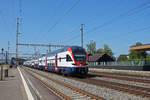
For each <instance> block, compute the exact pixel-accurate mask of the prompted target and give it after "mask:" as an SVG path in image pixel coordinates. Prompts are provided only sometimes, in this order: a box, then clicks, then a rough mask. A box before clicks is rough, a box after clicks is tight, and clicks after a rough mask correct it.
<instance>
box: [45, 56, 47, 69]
mask: <svg viewBox="0 0 150 100" xmlns="http://www.w3.org/2000/svg"><path fill="white" fill-rule="evenodd" d="M45 70H47V57H45Z"/></svg>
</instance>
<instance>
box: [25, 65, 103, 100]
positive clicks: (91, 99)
mask: <svg viewBox="0 0 150 100" xmlns="http://www.w3.org/2000/svg"><path fill="white" fill-rule="evenodd" d="M24 70H25V71H26V72H28V73H29V74H30V75H32V76H33V77H34V78H36V79H38V80H39V81H40V82H42V83H43V84H45V85H46V86H47V87H48V88H50V89H51V90H53V91H54V92H55V93H56V94H58V95H59V96H60V97H62V98H63V99H65V100H105V99H104V98H102V97H98V96H95V95H93V94H91V93H88V92H86V91H84V90H81V89H79V88H77V87H74V86H71V85H69V84H66V83H64V82H61V81H58V80H55V79H53V78H50V77H48V76H46V75H43V74H41V73H37V72H35V71H33V70H31V69H29V70H27V69H25V68H24ZM50 81H51V82H53V83H51V82H50ZM50 83H51V84H50ZM52 84H53V86H52ZM54 84H57V86H56V85H54Z"/></svg>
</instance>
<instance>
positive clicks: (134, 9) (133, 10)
mask: <svg viewBox="0 0 150 100" xmlns="http://www.w3.org/2000/svg"><path fill="white" fill-rule="evenodd" d="M149 4H150V1H148V2H146V3H143V4H141V5H138V6H137V7H135V8H132V9H130V10H128V11H127V12H125V13H122V14H120V15H119V16H117V17H114V18H112V19H111V20H109V21H106V22H105V23H103V24H101V25H98V26H96V27H94V28H92V29H91V30H89V31H87V32H86V35H87V34H89V33H91V32H93V31H96V30H97V29H100V28H102V27H105V26H108V25H110V24H112V23H113V22H115V21H117V20H119V19H121V18H124V17H127V16H131V15H133V14H136V13H139V12H141V11H142V10H144V9H146V8H149V7H150V6H148V7H145V6H147V5H149Z"/></svg>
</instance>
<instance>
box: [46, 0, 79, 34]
mask: <svg viewBox="0 0 150 100" xmlns="http://www.w3.org/2000/svg"><path fill="white" fill-rule="evenodd" d="M79 2H80V0H77V1H76V2H75V3H74V4H73V5H72V7H71V8H70V9H68V11H67V12H65V13H64V15H63V16H62V17H60V18H59V19H58V20H57V21H56V22H55V23H54V24H53V25H52V27H50V28H49V30H48V32H50V31H51V30H53V29H54V28H55V26H56V25H57V24H59V23H60V21H61V20H62V19H63V18H64V17H65V16H66V15H67V14H69V13H70V12H71V10H72V9H73V8H74V7H75V6H76V5H77V4H78V3H79Z"/></svg>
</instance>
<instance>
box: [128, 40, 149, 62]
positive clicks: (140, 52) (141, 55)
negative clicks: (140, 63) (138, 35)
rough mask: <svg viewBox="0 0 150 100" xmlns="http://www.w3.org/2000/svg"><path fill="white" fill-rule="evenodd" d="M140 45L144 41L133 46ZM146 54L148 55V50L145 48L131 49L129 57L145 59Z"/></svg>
mask: <svg viewBox="0 0 150 100" xmlns="http://www.w3.org/2000/svg"><path fill="white" fill-rule="evenodd" d="M140 45H142V43H141V42H137V43H136V44H135V45H133V46H140ZM146 56H147V52H146V51H144V50H138V51H132V50H130V51H129V58H130V59H132V60H133V59H145V58H146Z"/></svg>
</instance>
